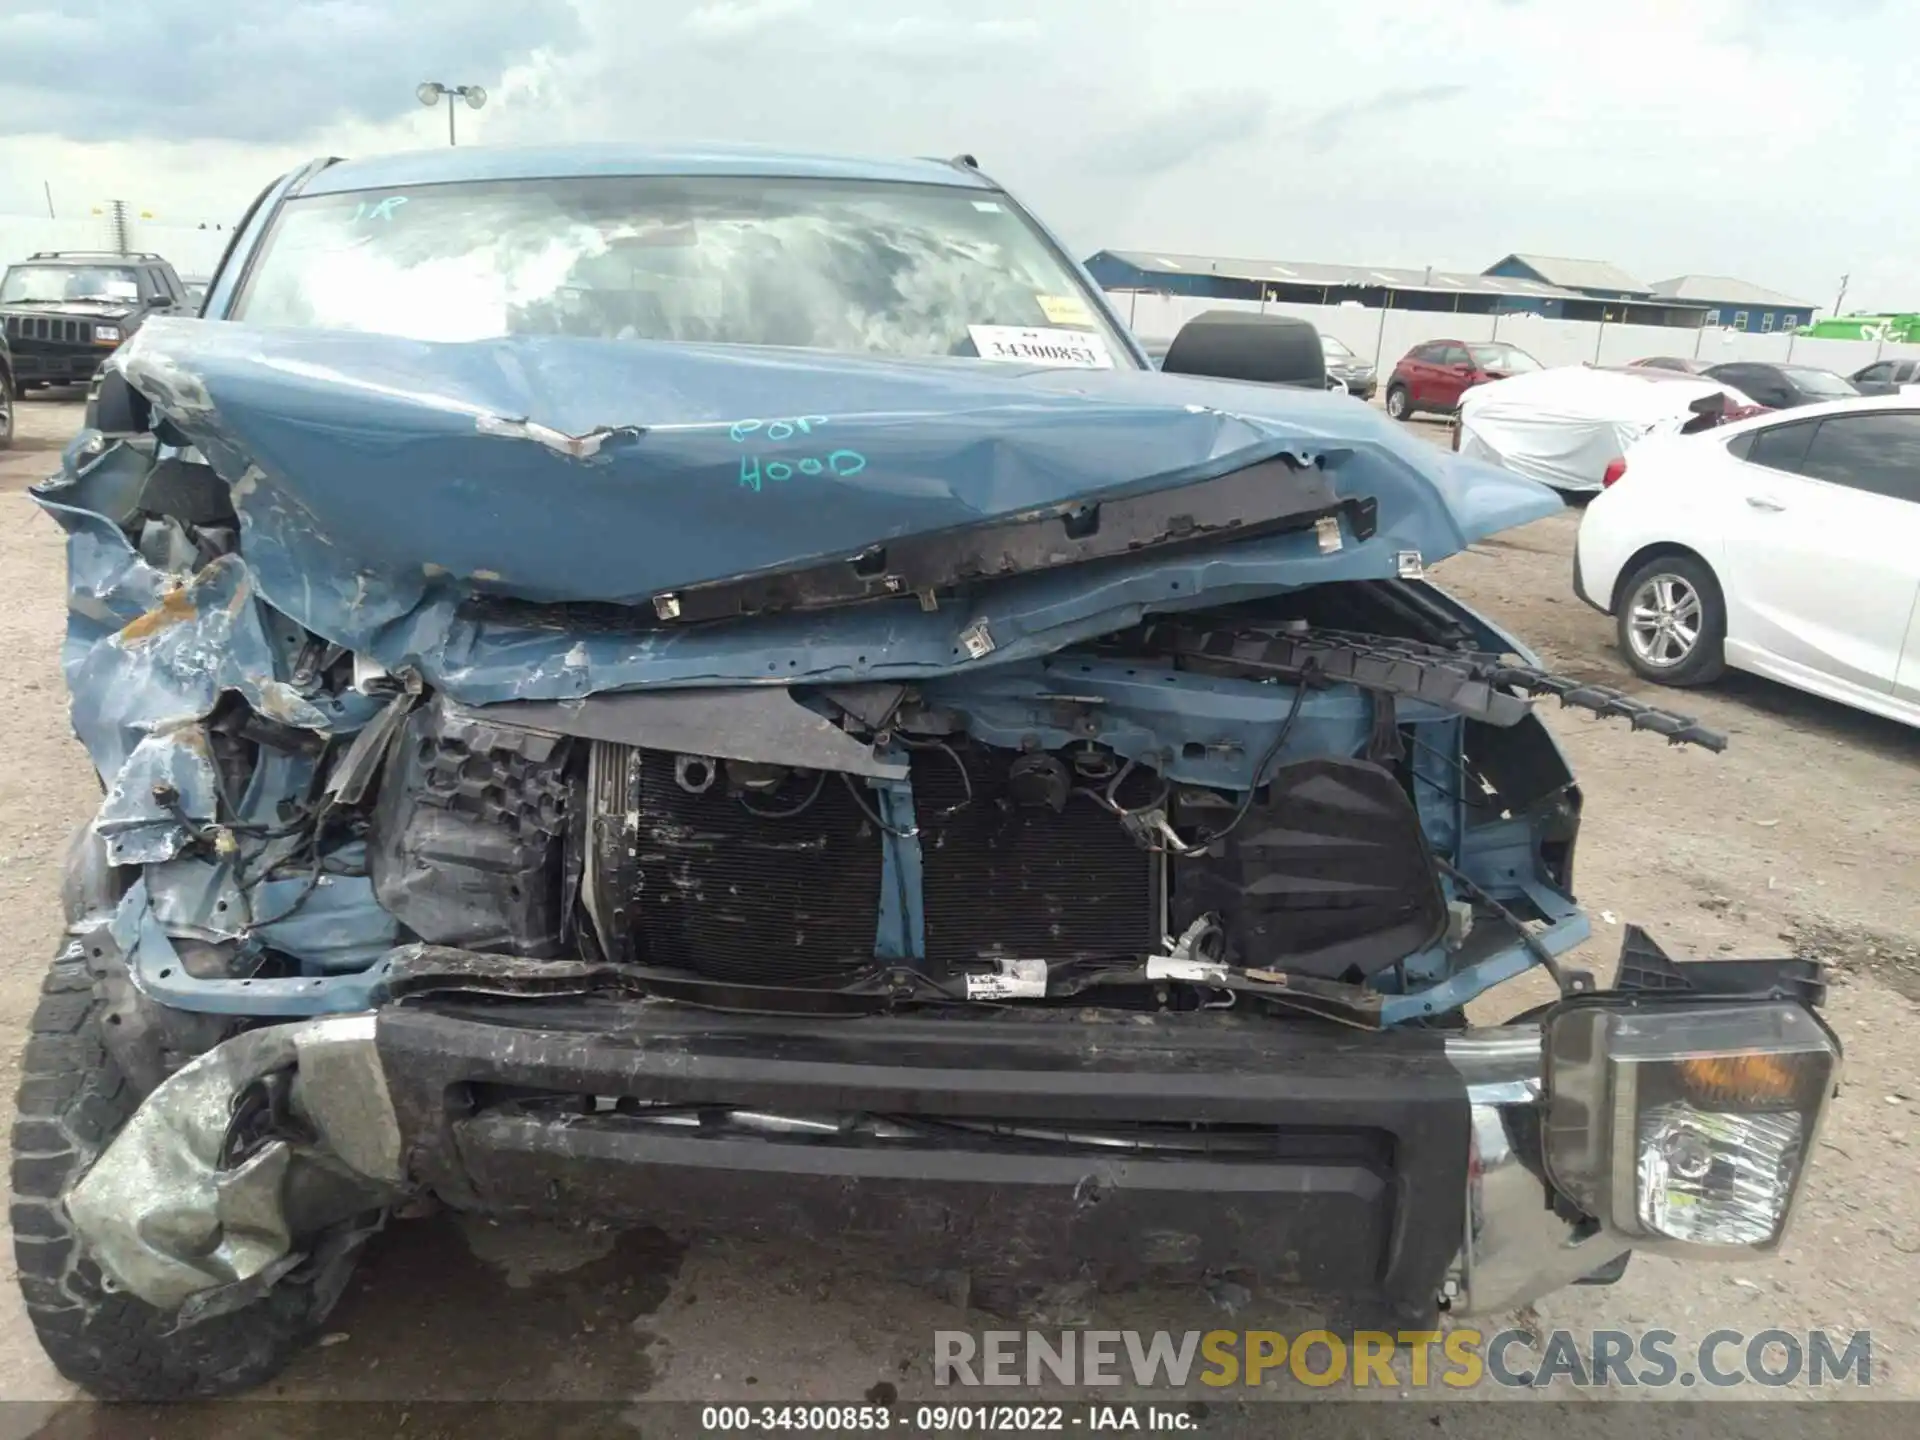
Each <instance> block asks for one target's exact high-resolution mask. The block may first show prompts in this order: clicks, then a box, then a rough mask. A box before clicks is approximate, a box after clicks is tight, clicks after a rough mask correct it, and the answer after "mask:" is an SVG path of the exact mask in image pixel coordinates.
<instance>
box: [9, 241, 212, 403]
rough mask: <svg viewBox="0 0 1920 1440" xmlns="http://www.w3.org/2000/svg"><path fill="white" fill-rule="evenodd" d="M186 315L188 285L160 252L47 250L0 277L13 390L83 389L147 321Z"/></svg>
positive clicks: (16, 391) (12, 266) (189, 310)
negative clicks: (122, 344)
mask: <svg viewBox="0 0 1920 1440" xmlns="http://www.w3.org/2000/svg"><path fill="white" fill-rule="evenodd" d="M155 313H160V314H188V313H191V308H190V307H189V306H188V304H187V298H186V287H185V286H184V285H182V284H181V283H180V277H179V276H178V275H177V274H175V273H174V269H173V266H171V265H169V264H168V263H167V262H166V261H165V260H163V259H161V258H160V257H159V256H158V255H152V254H147V253H144V252H142V253H136V254H129V255H121V254H117V253H115V252H112V251H80V250H44V251H41V252H39V253H37V254H35V255H32V256H30V257H28V258H27V259H25V260H23V261H21V262H20V263H19V264H17V265H9V266H8V267H7V271H6V274H5V275H4V276H3V277H0V331H3V332H4V333H5V335H6V339H7V344H8V347H9V348H10V349H11V351H12V353H13V383H14V389H15V393H18V392H19V391H23V390H32V389H35V388H37V387H39V386H42V385H84V384H86V383H87V382H88V381H90V380H92V379H93V377H94V374H95V372H96V371H98V370H99V368H100V366H101V364H102V363H103V362H104V361H105V360H106V358H107V356H109V355H111V354H112V353H113V352H114V351H115V350H116V349H117V348H119V345H120V343H121V342H122V341H123V340H125V339H126V338H127V337H128V336H129V335H131V334H133V332H134V331H135V330H137V329H139V328H140V325H141V322H143V321H144V320H145V319H146V318H147V316H149V315H152V314H155Z"/></svg>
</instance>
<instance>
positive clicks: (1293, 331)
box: [1160, 310, 1333, 390]
mask: <svg viewBox="0 0 1920 1440" xmlns="http://www.w3.org/2000/svg"><path fill="white" fill-rule="evenodd" d="M1160 368H1161V369H1162V370H1163V371H1165V372H1166V373H1167V374H1169V375H1210V376H1213V377H1214V378H1215V379H1218V380H1246V381H1250V382H1251V383H1253V384H1256V385H1294V386H1298V387H1300V388H1301V389H1305V390H1330V389H1332V388H1333V387H1332V386H1330V385H1328V384H1327V357H1326V352H1325V351H1324V350H1322V349H1321V347H1320V332H1319V331H1318V330H1316V329H1314V328H1313V326H1312V325H1311V324H1309V323H1308V322H1307V321H1305V320H1296V319H1294V318H1293V316H1291V315H1251V314H1248V313H1247V312H1245V311H1243V310H1209V311H1207V312H1206V313H1205V314H1203V315H1196V316H1194V318H1193V319H1191V320H1189V321H1188V322H1187V323H1186V324H1185V325H1183V326H1181V327H1180V333H1179V334H1178V335H1176V336H1174V337H1173V344H1172V345H1171V346H1170V347H1169V348H1168V350H1167V358H1166V359H1165V360H1164V361H1162V362H1161V364H1160Z"/></svg>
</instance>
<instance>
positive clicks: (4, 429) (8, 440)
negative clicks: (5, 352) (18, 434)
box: [0, 370, 16, 450]
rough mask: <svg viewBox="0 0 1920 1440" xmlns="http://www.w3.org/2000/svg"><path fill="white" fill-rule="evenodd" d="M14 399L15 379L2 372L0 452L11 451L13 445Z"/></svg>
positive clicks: (0, 374)
mask: <svg viewBox="0 0 1920 1440" xmlns="http://www.w3.org/2000/svg"><path fill="white" fill-rule="evenodd" d="M13 399H14V395H13V377H12V376H11V375H9V374H8V373H7V372H6V371H5V370H0V450H6V449H9V448H11V447H12V445H13V426H14V420H15V418H16V417H15V415H14V409H13Z"/></svg>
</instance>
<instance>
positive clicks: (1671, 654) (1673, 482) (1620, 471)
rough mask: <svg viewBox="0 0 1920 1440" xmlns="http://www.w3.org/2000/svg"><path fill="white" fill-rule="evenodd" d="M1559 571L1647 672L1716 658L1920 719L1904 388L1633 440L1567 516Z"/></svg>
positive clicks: (1916, 544)
mask: <svg viewBox="0 0 1920 1440" xmlns="http://www.w3.org/2000/svg"><path fill="white" fill-rule="evenodd" d="M1573 588H1574V591H1575V593H1577V594H1578V595H1579V596H1580V598H1581V599H1583V600H1585V601H1586V602H1587V603H1588V604H1590V605H1593V606H1595V607H1596V608H1598V609H1601V610H1604V611H1606V612H1607V613H1608V614H1610V615H1612V616H1613V617H1614V619H1615V624H1616V626H1617V630H1618V635H1619V642H1620V649H1621V651H1622V652H1623V653H1624V654H1625V656H1626V659H1627V663H1628V664H1630V665H1631V666H1632V667H1633V668H1634V670H1635V671H1637V672H1638V673H1639V674H1641V675H1643V676H1645V677H1646V678H1647V679H1649V680H1656V681H1659V682H1661V683H1662V684H1667V685H1699V684H1703V683H1705V682H1707V681H1709V680H1712V679H1714V678H1715V677H1716V676H1718V675H1719V674H1720V672H1721V670H1722V669H1723V668H1724V667H1725V666H1728V665H1732V666H1734V667H1735V668H1737V669H1741V670H1751V671H1753V672H1754V673H1755V674H1758V675H1765V676H1768V677H1769V678H1771V679H1774V680H1779V681H1782V682H1784V683H1785V684H1788V685H1793V686H1797V687H1798V688H1800V689H1802V690H1809V691H1812V692H1813V693H1814V694H1816V695H1824V696H1826V697H1827V698H1828V699H1830V700H1838V701H1840V702H1841V703H1843V704H1847V705H1854V706H1857V707H1858V708H1860V709H1862V710H1870V711H1872V712H1873V713H1875V714H1877V715H1886V716H1889V717H1891V718H1893V719H1895V720H1903V721H1905V722H1906V723H1907V724H1909V725H1920V397H1915V396H1906V395H1888V396H1884V397H1874V398H1868V399H1854V400H1842V401H1835V402H1832V403H1829V404H1824V405H1803V406H1799V407H1797V408H1795V409H1792V410H1782V411H1771V412H1768V413H1766V414H1764V415H1760V416H1757V417H1755V418H1752V419H1747V420H1742V421H1737V422H1736V423H1734V424H1732V425H1727V426H1723V427H1721V428H1719V429H1717V430H1711V431H1707V432H1705V433H1703V434H1697V435H1673V436H1657V437H1652V438H1649V439H1646V440H1643V441H1641V442H1640V443H1639V444H1637V445H1635V446H1633V447H1632V448H1631V449H1630V450H1628V452H1627V454H1626V455H1625V457H1624V458H1623V459H1622V460H1617V461H1615V462H1614V464H1613V465H1612V466H1610V467H1609V470H1608V475H1607V483H1606V488H1605V489H1604V490H1603V492H1602V493H1601V494H1599V495H1597V496H1595V497H1594V499H1593V501H1592V503H1591V504H1590V505H1589V506H1588V507H1587V512H1586V514H1585V515H1584V516H1583V517H1582V519H1581V522H1580V537H1579V542H1578V545H1577V547H1576V550H1575V559H1574V572H1573Z"/></svg>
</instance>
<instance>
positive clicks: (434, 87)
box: [413, 80, 487, 145]
mask: <svg viewBox="0 0 1920 1440" xmlns="http://www.w3.org/2000/svg"><path fill="white" fill-rule="evenodd" d="M413 93H414V95H415V96H417V97H418V98H419V101H420V103H421V104H422V105H438V104H439V103H440V97H441V96H442V95H444V96H446V97H447V144H449V145H458V144H459V143H460V142H459V141H458V140H456V139H455V138H454V135H453V100H454V97H455V96H456V95H457V96H459V97H460V98H461V99H462V100H464V101H466V102H467V104H468V105H469V106H471V107H472V108H473V109H475V110H478V109H479V108H480V107H481V106H482V105H484V104H486V103H487V92H486V91H485V90H483V89H482V88H481V87H480V86H478V85H442V84H441V83H440V82H439V81H438V80H423V81H421V83H420V86H419V88H418V89H416V90H415V91H414V92H413Z"/></svg>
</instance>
